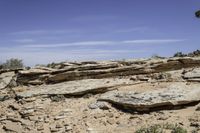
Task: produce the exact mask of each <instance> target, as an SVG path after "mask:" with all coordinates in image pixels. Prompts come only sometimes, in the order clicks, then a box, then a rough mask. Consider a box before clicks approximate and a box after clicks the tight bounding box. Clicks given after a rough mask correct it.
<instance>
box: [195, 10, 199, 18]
mask: <svg viewBox="0 0 200 133" xmlns="http://www.w3.org/2000/svg"><path fill="white" fill-rule="evenodd" d="M195 16H196V17H197V18H200V10H199V11H196V12H195Z"/></svg>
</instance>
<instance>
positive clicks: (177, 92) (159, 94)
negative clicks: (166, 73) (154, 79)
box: [99, 83, 200, 112]
mask: <svg viewBox="0 0 200 133" xmlns="http://www.w3.org/2000/svg"><path fill="white" fill-rule="evenodd" d="M199 88H200V85H199V84H193V85H186V84H184V83H173V84H172V85H171V86H169V87H167V88H164V89H160V90H155V91H147V92H143V93H136V92H134V91H131V92H123V91H111V92H108V93H105V94H104V95H102V97H100V98H99V100H100V101H107V102H110V103H112V104H114V105H117V106H119V107H121V108H123V109H131V110H132V111H139V112H140V111H151V110H155V109H165V108H167V107H173V106H180V105H186V104H189V103H193V102H199V101H200V97H199V96H200V89H199Z"/></svg>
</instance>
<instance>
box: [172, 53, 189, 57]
mask: <svg viewBox="0 0 200 133" xmlns="http://www.w3.org/2000/svg"><path fill="white" fill-rule="evenodd" d="M185 56H187V55H185V54H183V53H182V52H177V53H175V54H174V57H185Z"/></svg>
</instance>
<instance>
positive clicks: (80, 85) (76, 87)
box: [16, 78, 134, 97]
mask: <svg viewBox="0 0 200 133" xmlns="http://www.w3.org/2000/svg"><path fill="white" fill-rule="evenodd" d="M131 83H134V82H133V81H131V80H129V79H119V78H115V79H85V80H79V81H69V82H65V83H59V84H54V85H42V86H39V87H29V90H25V91H23V92H16V94H17V96H19V97H33V96H39V95H72V96H76V95H84V94H87V93H99V92H106V91H109V90H110V89H114V88H113V87H117V86H120V85H128V84H131Z"/></svg>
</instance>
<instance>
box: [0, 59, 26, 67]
mask: <svg viewBox="0 0 200 133" xmlns="http://www.w3.org/2000/svg"><path fill="white" fill-rule="evenodd" d="M1 66H2V69H19V68H23V67H24V65H23V62H22V60H21V59H17V58H11V59H8V60H6V62H5V63H3V64H1Z"/></svg>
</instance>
